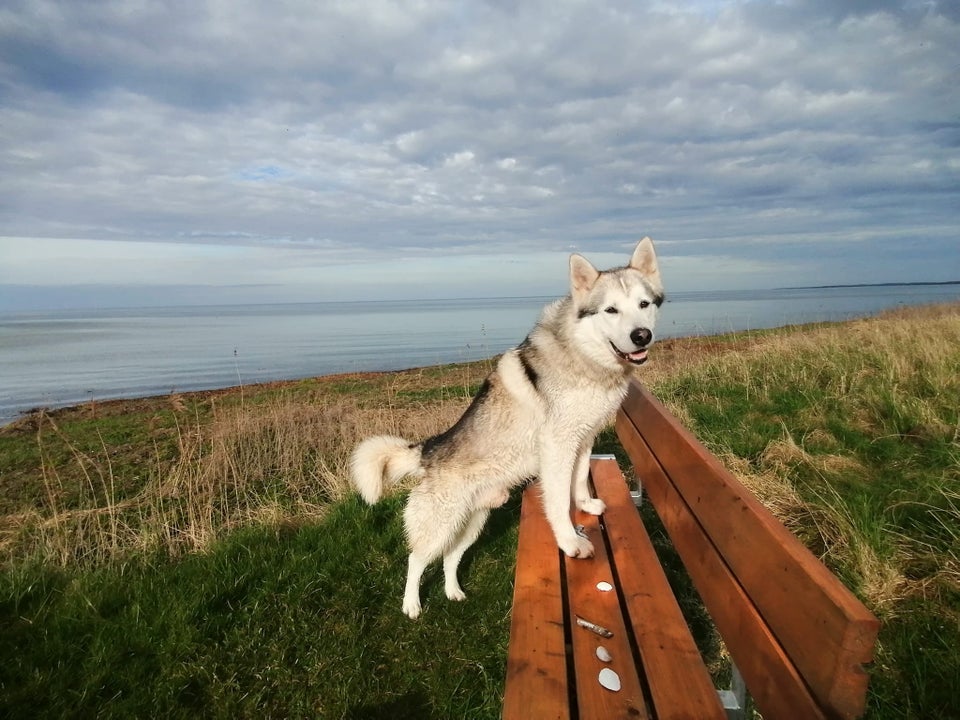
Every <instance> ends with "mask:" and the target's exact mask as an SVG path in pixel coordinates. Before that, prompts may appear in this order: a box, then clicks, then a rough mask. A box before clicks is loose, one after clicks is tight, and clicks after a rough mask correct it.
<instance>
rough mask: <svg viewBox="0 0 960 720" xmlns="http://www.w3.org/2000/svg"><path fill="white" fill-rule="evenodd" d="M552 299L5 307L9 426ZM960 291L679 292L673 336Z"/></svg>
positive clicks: (405, 362)
mask: <svg viewBox="0 0 960 720" xmlns="http://www.w3.org/2000/svg"><path fill="white" fill-rule="evenodd" d="M551 299H552V298H497V299H485V300H428V301H423V300H421V301H402V302H351V303H315V304H296V305H256V306H254V305H238V306H216V307H176V308H148V309H120V310H94V311H91V310H83V311H67V312H53V313H27V314H0V424H2V423H4V422H9V421H10V420H11V419H13V418H15V417H16V416H17V415H18V414H19V413H21V412H23V411H24V410H28V409H31V408H36V407H41V406H46V407H59V406H64V405H72V404H76V403H81V402H85V401H88V400H106V399H111V398H124V397H141V396H146V395H156V394H162V393H169V392H174V391H176V392H180V391H189V390H202V389H212V388H218V387H227V386H231V385H238V384H241V383H242V384H248V383H255V382H262V381H267V380H281V379H294V378H301V377H311V376H315V375H324V374H329V373H339V372H350V371H357V370H396V369H400V368H408V367H417V366H422V365H434V364H438V363H447V362H460V361H465V360H477V359H481V358H485V357H489V356H491V355H495V354H497V353H500V352H502V351H503V350H506V349H507V348H510V347H513V346H514V345H516V344H517V343H518V342H520V341H521V340H523V338H524V337H525V336H526V334H527V332H528V331H529V330H530V328H531V327H532V326H533V323H534V322H535V321H536V319H537V315H538V314H539V311H540V308H541V307H542V306H543V305H544V304H545V303H546V302H548V301H550V300H551ZM956 300H960V285H910V286H896V285H893V286H891V285H888V286H870V287H847V288H826V289H825V288H810V289H806V288H805V289H792V290H761V291H723V292H689V293H674V294H672V295H670V296H669V297H668V301H667V302H666V303H665V304H664V306H663V308H662V310H661V313H660V320H659V324H658V327H657V331H658V332H657V335H658V336H659V337H661V338H666V337H680V336H689V335H712V334H716V333H722V332H728V331H734V330H750V329H758V328H769V327H778V326H781V325H790V324H795V323H804V322H820V321H830V320H845V319H848V318H851V317H857V316H862V315H869V314H872V313H875V312H878V311H880V310H883V309H886V308H891V307H898V306H902V305H920V304H926V303H933V302H948V301H956Z"/></svg>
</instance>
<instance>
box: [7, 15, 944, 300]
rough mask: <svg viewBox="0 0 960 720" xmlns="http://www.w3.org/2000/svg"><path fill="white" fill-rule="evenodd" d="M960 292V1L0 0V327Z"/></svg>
mask: <svg viewBox="0 0 960 720" xmlns="http://www.w3.org/2000/svg"><path fill="white" fill-rule="evenodd" d="M644 235H649V236H651V237H653V238H654V241H655V242H656V247H657V251H658V254H659V257H660V261H661V267H662V272H663V276H664V282H665V285H666V289H667V293H668V295H669V293H670V292H671V291H694V290H722V289H751V288H771V287H785V286H800V285H825V284H840V283H875V282H877V283H879V282H884V283H885V282H898V281H908V282H932V281H951V280H960V3H957V2H955V1H953V0H951V1H949V2H947V1H943V2H937V1H933V0H930V1H926V2H925V1H921V0H910V1H907V2H888V1H883V0H875V1H874V0H850V1H845V2H835V1H834V0H810V1H809V2H801V1H799V0H792V1H791V0H782V1H778V2H773V1H765V0H756V1H754V2H740V1H734V0H710V1H700V2H662V1H659V0H651V1H642V0H623V1H612V2H601V1H597V2H582V1H571V0H550V1H549V2H547V1H544V2H526V1H524V0H517V1H515V2H507V1H506V0H486V1H483V0H469V1H468V0H461V1H459V2H456V1H455V2H429V1H427V0H410V1H407V2H404V1H400V2H388V1H387V0H351V1H347V0H343V1H340V2H325V1H323V0H283V1H280V0H261V1H256V0H169V1H167V2H156V1H153V0H116V1H110V0H62V1H54V0H5V2H4V3H3V4H2V6H0V310H10V309H15V310H22V309H34V308H54V307H87V306H113V305H158V304H159V305H162V304H183V303H206V302H211V303H219V302H225V303H234V302H309V301H330V300H363V299H370V300H380V299H393V298H405V299H409V298H444V297H495V296H533V295H554V294H563V293H564V292H566V289H567V262H568V256H569V254H570V253H571V252H580V253H583V254H584V255H586V256H587V257H588V258H590V259H591V260H592V261H594V263H595V264H596V265H597V266H598V267H610V266H615V265H622V264H625V262H626V260H627V259H628V257H629V253H630V251H631V249H632V247H633V245H634V243H635V242H636V241H637V240H638V239H640V238H641V237H643V236H644Z"/></svg>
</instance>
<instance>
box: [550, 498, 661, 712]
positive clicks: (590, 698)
mask: <svg viewBox="0 0 960 720" xmlns="http://www.w3.org/2000/svg"><path fill="white" fill-rule="evenodd" d="M624 487H626V486H624ZM628 497H629V495H628ZM576 522H577V523H578V524H580V525H583V527H584V529H585V530H586V532H587V533H588V535H589V537H590V540H591V541H592V542H593V545H594V548H595V553H596V554H595V555H594V557H593V558H591V559H588V560H584V559H578V558H565V560H564V563H565V565H566V573H567V594H568V597H569V602H570V609H569V615H570V620H571V633H570V635H571V637H570V639H571V641H572V643H571V644H572V646H573V666H574V670H575V672H576V678H577V707H578V709H579V717H581V718H591V717H592V718H636V719H637V720H646V719H647V718H648V717H649V716H648V715H647V711H646V705H645V702H644V699H643V688H642V687H641V685H640V677H639V675H638V673H637V669H636V665H635V664H634V659H633V651H632V650H631V648H630V639H629V636H628V634H627V633H628V631H627V627H626V625H625V624H624V619H623V613H622V612H621V610H620V600H619V593H618V592H617V590H616V589H614V590H611V591H610V592H601V591H600V590H598V589H597V583H599V582H601V581H606V582H609V583H610V584H611V585H612V584H613V582H614V577H613V573H612V572H611V570H610V564H609V563H608V561H607V551H606V548H605V547H604V545H605V543H604V542H603V538H602V537H601V535H600V533H601V531H600V519H599V518H598V517H596V516H594V515H588V514H586V513H582V512H578V513H577V516H576ZM578 615H579V616H580V617H582V618H584V619H585V620H588V621H590V622H592V623H594V624H596V625H600V626H602V627H605V628H607V629H608V630H610V631H611V632H613V637H611V638H601V637H599V636H597V635H595V634H594V633H593V632H591V631H589V630H586V629H584V628H581V627H578V626H577V625H576V624H575V623H576V617H577V616H578ZM600 645H602V646H603V647H605V648H606V649H607V650H608V651H609V652H610V654H611V655H612V658H613V659H612V661H611V662H610V663H609V664H604V663H603V662H601V661H600V660H599V659H598V658H597V647H598V646H600ZM604 667H609V668H610V669H611V670H613V671H614V672H616V673H617V675H619V676H620V682H621V684H622V687H621V688H620V690H619V692H611V691H610V690H607V689H606V688H604V687H603V686H601V685H600V682H599V680H598V676H599V673H600V670H601V669H603V668H604Z"/></svg>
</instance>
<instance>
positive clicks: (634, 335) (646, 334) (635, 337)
mask: <svg viewBox="0 0 960 720" xmlns="http://www.w3.org/2000/svg"><path fill="white" fill-rule="evenodd" d="M651 340H653V333H652V332H650V330H648V329H647V328H643V327H639V328H634V329H633V330H632V331H631V332H630V342H632V343H633V344H634V345H636V346H637V347H639V348H640V349H639V350H634V351H633V352H624V351H623V350H621V349H620V348H618V347H617V346H616V345H614V344H613V341H611V342H610V347H612V348H613V351H614V352H615V353H616V354H617V357H619V358H620V359H621V360H623V361H625V362H628V363H631V364H632V365H643V363H645V362H646V361H647V346H648V345H649V344H650V341H651Z"/></svg>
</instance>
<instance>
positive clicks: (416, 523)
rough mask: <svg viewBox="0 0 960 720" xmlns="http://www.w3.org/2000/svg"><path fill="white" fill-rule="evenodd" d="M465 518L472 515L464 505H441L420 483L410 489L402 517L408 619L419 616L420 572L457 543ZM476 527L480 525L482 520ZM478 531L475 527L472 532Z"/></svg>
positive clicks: (405, 602) (464, 524)
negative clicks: (406, 554) (406, 553)
mask: <svg viewBox="0 0 960 720" xmlns="http://www.w3.org/2000/svg"><path fill="white" fill-rule="evenodd" d="M467 517H471V518H472V515H467V508H466V507H463V506H457V505H453V506H451V505H449V504H445V503H444V502H443V500H441V499H439V498H438V497H437V496H435V495H432V494H431V493H429V492H427V491H424V490H423V486H422V485H420V486H418V487H416V488H414V489H413V491H411V493H410V499H409V500H407V507H406V509H405V510H404V517H403V520H404V527H405V529H406V532H407V543H408V544H409V546H410V557H409V558H408V559H407V584H406V589H405V590H404V593H403V612H404V613H405V614H406V615H407V616H408V617H410V618H411V619H416V618H417V617H419V615H420V610H421V606H420V580H421V579H422V578H423V573H424V571H425V570H426V569H427V566H428V565H430V563H432V562H433V561H434V560H436V559H437V558H439V557H440V556H441V555H444V554H446V553H447V552H449V548H451V547H455V546H456V545H458V544H459V541H460V538H461V536H462V535H463V530H462V528H464V527H466V525H467V524H468V523H467V522H465V518H467ZM485 518H486V516H484V519H485ZM480 527H481V528H482V527H483V525H482V523H481V525H480ZM479 532H480V531H479V529H478V530H477V531H476V534H477V535H479ZM473 539H474V540H475V539H476V535H475V536H474V538H473ZM471 542H472V540H471ZM467 545H469V543H468V544H467ZM464 550H466V546H465V547H464ZM461 555H462V553H461Z"/></svg>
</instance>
